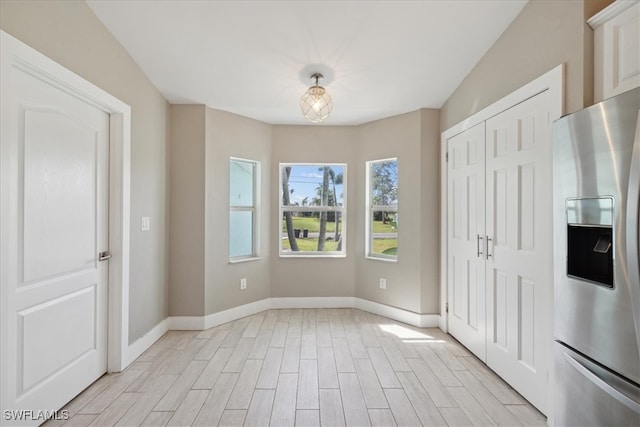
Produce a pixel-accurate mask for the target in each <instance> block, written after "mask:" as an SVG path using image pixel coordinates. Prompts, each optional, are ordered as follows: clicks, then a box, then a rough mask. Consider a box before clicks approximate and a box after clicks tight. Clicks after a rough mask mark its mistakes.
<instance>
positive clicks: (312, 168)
mask: <svg viewBox="0 0 640 427" xmlns="http://www.w3.org/2000/svg"><path fill="white" fill-rule="evenodd" d="M321 167H322V165H291V175H290V176H289V190H291V189H293V194H291V196H290V198H291V203H292V204H295V203H296V202H297V203H299V204H300V205H302V200H303V199H304V198H305V197H309V199H308V203H309V204H310V202H311V200H312V199H313V198H314V197H317V192H316V188H318V187H320V186H322V172H321V171H320V170H319V169H320V168H321ZM331 167H332V168H333V170H334V171H335V173H336V175H337V174H339V173H344V170H345V167H344V166H342V165H333V166H331ZM329 186H330V188H331V183H329ZM336 193H338V203H340V204H343V203H344V198H343V194H344V186H343V185H342V184H339V185H336Z"/></svg>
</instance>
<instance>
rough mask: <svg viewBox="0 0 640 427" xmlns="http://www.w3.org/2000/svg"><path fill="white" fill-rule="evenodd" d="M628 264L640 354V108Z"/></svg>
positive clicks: (631, 184)
mask: <svg viewBox="0 0 640 427" xmlns="http://www.w3.org/2000/svg"><path fill="white" fill-rule="evenodd" d="M626 213H627V223H626V226H627V254H626V255H627V265H628V271H629V285H630V289H629V290H630V293H631V310H632V314H633V321H634V323H635V330H636V343H637V344H638V354H640V259H639V258H640V248H639V246H640V242H639V240H640V230H639V228H640V225H639V224H638V222H639V221H640V110H638V118H637V120H636V133H635V138H634V140H633V151H632V153H631V170H630V171H629V188H628V190H627V212H626Z"/></svg>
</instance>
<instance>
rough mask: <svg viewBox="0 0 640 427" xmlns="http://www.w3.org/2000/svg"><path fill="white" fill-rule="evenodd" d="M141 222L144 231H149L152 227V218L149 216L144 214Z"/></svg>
mask: <svg viewBox="0 0 640 427" xmlns="http://www.w3.org/2000/svg"><path fill="white" fill-rule="evenodd" d="M140 223H141V225H142V227H141V228H142V231H149V230H150V229H151V219H150V218H149V217H148V216H143V217H142V218H141V221H140Z"/></svg>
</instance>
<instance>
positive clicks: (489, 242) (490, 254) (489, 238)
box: [485, 236, 493, 259]
mask: <svg viewBox="0 0 640 427" xmlns="http://www.w3.org/2000/svg"><path fill="white" fill-rule="evenodd" d="M492 242H493V239H491V237H489V236H487V248H486V249H485V253H486V255H487V257H486V259H489V258H493V254H492V253H490V252H489V244H491V243H492ZM491 249H493V245H492V247H491Z"/></svg>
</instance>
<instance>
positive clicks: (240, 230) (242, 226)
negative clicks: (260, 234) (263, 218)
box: [229, 211, 253, 258]
mask: <svg viewBox="0 0 640 427" xmlns="http://www.w3.org/2000/svg"><path fill="white" fill-rule="evenodd" d="M251 255H253V212H251V211H231V212H229V257H231V258H233V257H241V256H251Z"/></svg>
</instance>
